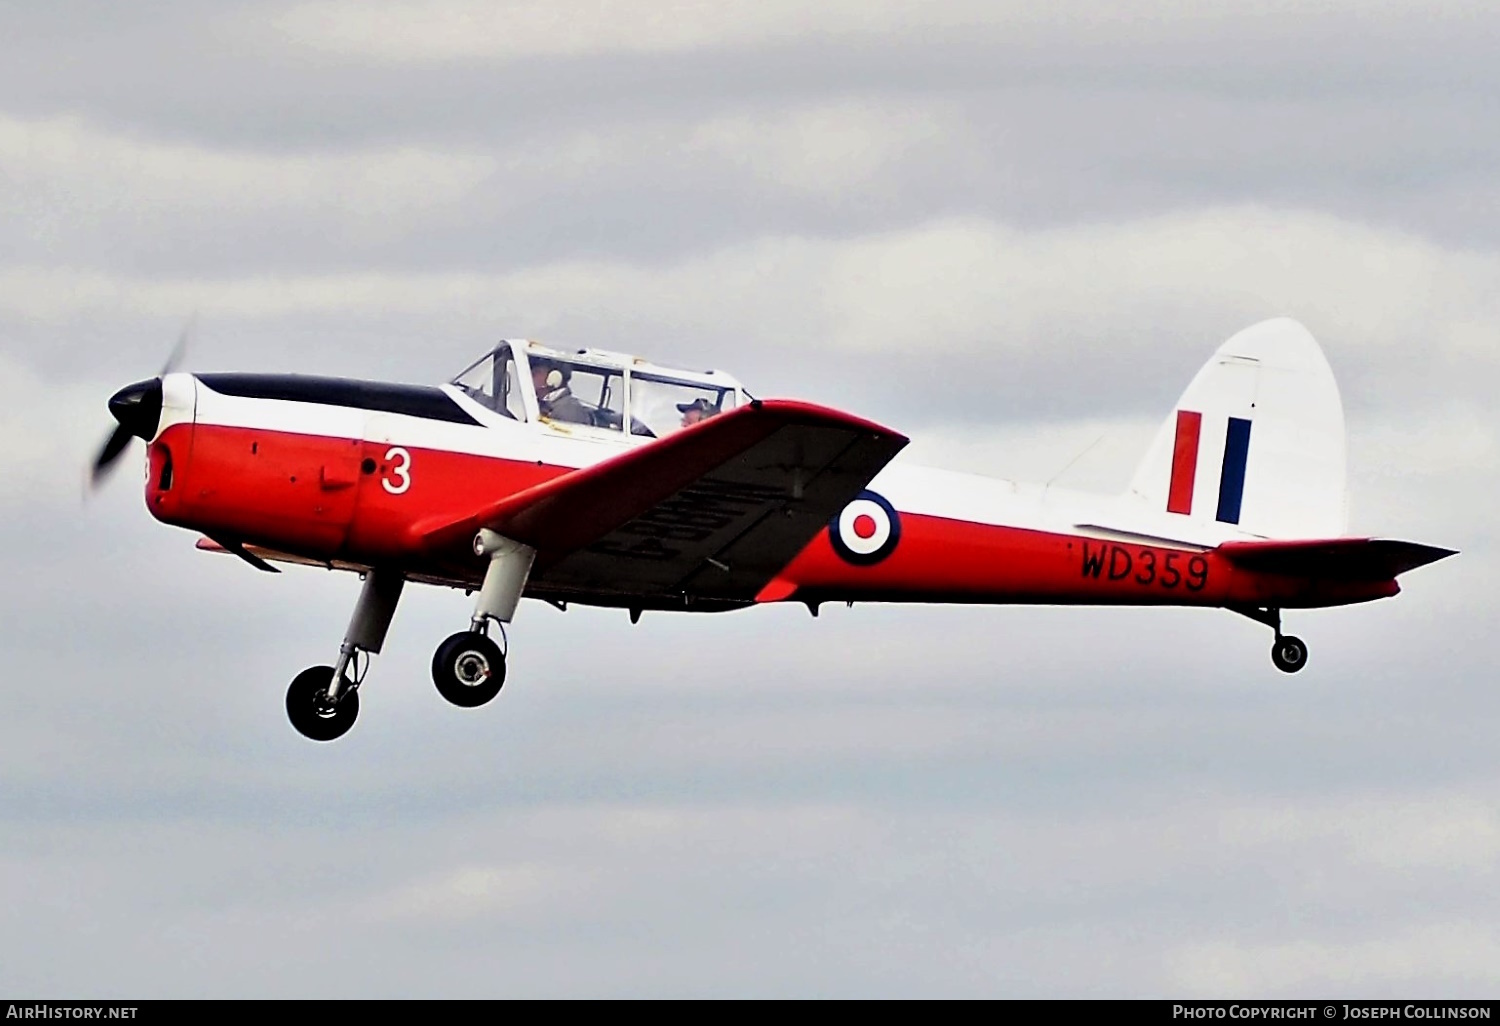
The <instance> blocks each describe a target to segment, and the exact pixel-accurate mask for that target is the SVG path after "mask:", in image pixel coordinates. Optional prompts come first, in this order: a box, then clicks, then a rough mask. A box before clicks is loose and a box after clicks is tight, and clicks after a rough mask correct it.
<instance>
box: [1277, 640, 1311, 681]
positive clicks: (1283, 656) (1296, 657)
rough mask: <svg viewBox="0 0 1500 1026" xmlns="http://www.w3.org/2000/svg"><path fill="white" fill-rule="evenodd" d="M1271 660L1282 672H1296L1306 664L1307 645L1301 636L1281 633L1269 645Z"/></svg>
mask: <svg viewBox="0 0 1500 1026" xmlns="http://www.w3.org/2000/svg"><path fill="white" fill-rule="evenodd" d="M1271 662H1273V663H1275V664H1276V669H1278V670H1280V671H1281V672H1282V673H1296V672H1297V671H1298V670H1300V669H1302V667H1304V666H1306V665H1307V646H1306V645H1304V644H1303V643H1302V639H1301V638H1294V637H1292V636H1291V635H1290V634H1283V635H1282V636H1281V637H1279V638H1277V639H1276V642H1275V644H1273V645H1272V646H1271Z"/></svg>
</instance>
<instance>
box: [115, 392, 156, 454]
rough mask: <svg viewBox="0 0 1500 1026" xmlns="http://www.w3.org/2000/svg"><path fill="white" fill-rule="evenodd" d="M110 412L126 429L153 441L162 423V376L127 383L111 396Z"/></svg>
mask: <svg viewBox="0 0 1500 1026" xmlns="http://www.w3.org/2000/svg"><path fill="white" fill-rule="evenodd" d="M109 412H110V413H111V414H112V415H113V416H114V418H115V420H117V421H119V422H120V426H121V427H122V428H124V429H125V430H126V431H128V432H130V433H131V434H132V435H135V436H137V437H139V438H144V439H145V440H146V441H148V442H149V441H151V439H153V438H155V437H156V429H157V427H158V426H159V425H160V424H161V378H152V379H151V380H150V381H137V382H136V383H135V384H133V385H126V386H125V387H124V388H122V389H120V390H119V391H118V392H116V393H115V394H114V395H113V396H111V397H110V400H109Z"/></svg>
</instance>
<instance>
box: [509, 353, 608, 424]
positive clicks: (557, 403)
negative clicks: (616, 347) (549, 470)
mask: <svg viewBox="0 0 1500 1026" xmlns="http://www.w3.org/2000/svg"><path fill="white" fill-rule="evenodd" d="M531 382H532V384H533V385H534V386H535V387H536V405H537V410H538V411H539V412H540V414H541V416H542V419H543V420H552V421H557V422H559V423H564V424H587V425H589V426H590V427H596V428H605V429H607V430H610V431H621V430H623V425H624V420H625V375H624V373H623V372H622V371H620V369H619V368H616V367H596V366H593V365H592V364H587V363H577V362H574V361H572V360H561V359H555V358H551V357H542V356H535V355H533V356H532V358H531Z"/></svg>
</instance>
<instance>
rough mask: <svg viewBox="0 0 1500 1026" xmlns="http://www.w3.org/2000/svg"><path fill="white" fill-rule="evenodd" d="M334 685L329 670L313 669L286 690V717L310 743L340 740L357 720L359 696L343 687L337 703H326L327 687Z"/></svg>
mask: <svg viewBox="0 0 1500 1026" xmlns="http://www.w3.org/2000/svg"><path fill="white" fill-rule="evenodd" d="M332 681H333V667H332V666H314V667H312V668H311V669H309V670H303V671H302V672H301V673H299V674H297V679H296V680H294V681H292V686H291V687H289V688H287V689H286V714H287V717H288V718H289V719H290V720H291V721H292V726H293V727H296V728H297V733H299V734H301V735H302V736H303V737H305V738H308V739H310V740H313V741H333V740H336V739H337V738H341V737H343V736H344V735H345V734H347V733H348V732H349V728H350V727H352V726H354V720H355V718H356V717H357V716H359V692H358V691H356V690H355V689H354V688H352V687H346V688H345V689H344V690H343V692H342V693H341V694H340V695H339V698H338V701H337V702H334V703H330V702H329V701H328V685H329V684H330V683H332Z"/></svg>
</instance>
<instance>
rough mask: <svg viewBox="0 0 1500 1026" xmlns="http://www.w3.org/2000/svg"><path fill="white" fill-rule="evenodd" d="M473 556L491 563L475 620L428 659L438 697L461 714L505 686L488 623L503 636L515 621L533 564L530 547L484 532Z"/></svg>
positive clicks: (500, 659) (502, 658)
mask: <svg viewBox="0 0 1500 1026" xmlns="http://www.w3.org/2000/svg"><path fill="white" fill-rule="evenodd" d="M474 552H475V554H476V555H480V556H487V557H489V561H490V563H489V566H488V568H486V570H485V573H484V585H483V586H482V587H481V588H480V589H479V597H478V598H477V599H476V600H475V602H474V617H473V619H472V620H471V621H470V623H469V629H468V630H466V631H460V632H459V633H458V634H455V635H453V636H452V637H450V638H449V639H448V640H447V641H444V642H443V643H442V644H441V645H439V646H438V650H437V653H436V654H435V655H433V657H432V682H433V683H434V684H436V685H437V689H438V694H440V695H442V696H443V697H444V698H446V699H447V700H448V701H450V702H452V703H453V704H454V705H456V706H460V707H461V708H464V709H474V708H477V707H478V706H481V705H484V704H485V703H486V702H488V701H489V700H490V699H492V698H494V697H495V696H496V695H498V694H499V693H500V688H501V687H502V686H503V685H504V684H505V653H504V652H502V651H501V650H500V646H498V645H496V644H495V643H494V642H493V641H491V640H490V638H489V626H490V621H492V620H493V621H495V622H497V623H499V624H501V625H502V632H503V630H504V627H503V625H504V624H507V623H509V622H510V621H511V618H512V617H514V616H515V613H516V606H517V605H518V604H519V603H520V601H521V592H522V590H523V589H524V588H525V587H526V578H527V577H529V576H530V574H531V564H532V561H533V560H534V559H536V550H535V549H533V548H531V547H530V546H529V545H522V544H521V543H520V542H516V541H512V540H511V539H509V538H505V537H502V536H500V535H498V534H496V533H495V532H494V531H488V530H486V531H480V532H479V534H478V536H477V537H475V539H474Z"/></svg>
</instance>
